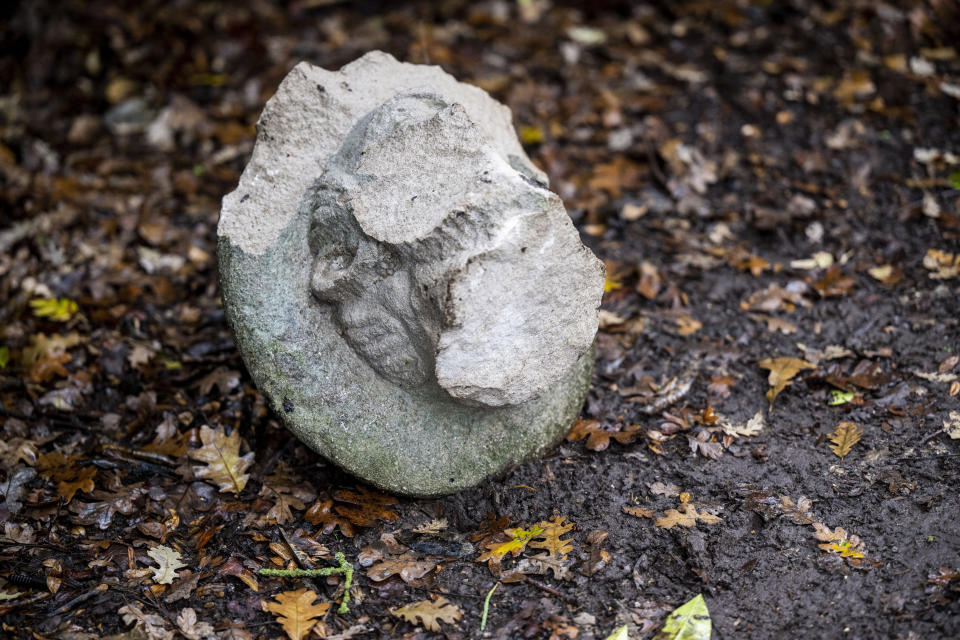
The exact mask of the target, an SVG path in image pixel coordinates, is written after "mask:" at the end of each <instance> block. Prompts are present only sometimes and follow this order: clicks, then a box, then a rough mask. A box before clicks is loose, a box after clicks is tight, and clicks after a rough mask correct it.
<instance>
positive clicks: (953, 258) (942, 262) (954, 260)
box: [923, 249, 960, 280]
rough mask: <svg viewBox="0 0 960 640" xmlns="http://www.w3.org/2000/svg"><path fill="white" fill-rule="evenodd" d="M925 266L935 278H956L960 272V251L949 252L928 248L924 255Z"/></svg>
mask: <svg viewBox="0 0 960 640" xmlns="http://www.w3.org/2000/svg"><path fill="white" fill-rule="evenodd" d="M923 266H924V267H926V268H927V270H929V271H930V277H931V278H933V279H934V280H947V279H950V278H956V277H957V274H960V253H955V254H954V253H948V252H946V251H941V250H940V249H928V250H927V255H925V256H924V257H923Z"/></svg>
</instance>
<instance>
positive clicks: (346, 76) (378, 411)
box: [217, 52, 593, 497]
mask: <svg viewBox="0 0 960 640" xmlns="http://www.w3.org/2000/svg"><path fill="white" fill-rule="evenodd" d="M377 65H385V66H386V67H394V65H396V66H401V67H405V68H407V69H405V70H408V71H412V72H413V73H414V75H416V76H417V77H415V78H414V79H412V80H410V82H409V83H408V84H403V85H401V86H399V87H398V86H397V85H396V84H395V83H394V84H392V85H391V84H390V81H392V80H394V79H395V77H396V75H397V74H392V73H391V74H387V75H393V76H394V78H386V79H384V82H383V83H379V84H377V83H375V84H376V86H375V87H374V88H372V89H371V88H370V87H364V88H363V91H359V92H358V93H360V94H363V95H365V96H367V97H366V98H364V99H363V100H364V101H365V104H364V106H365V108H367V109H372V108H373V107H375V106H376V105H377V104H379V103H380V102H383V101H385V100H386V99H388V98H389V97H390V96H391V95H393V94H394V93H395V92H396V91H397V90H403V89H413V88H417V87H418V86H419V85H430V86H431V88H432V89H434V90H436V88H437V87H438V86H439V87H440V88H442V89H443V90H445V91H450V92H452V94H453V98H452V99H454V100H457V101H458V102H460V103H461V104H464V107H465V108H466V109H467V111H468V113H469V114H470V115H471V117H472V118H473V119H475V120H478V121H480V120H482V119H483V118H488V119H490V118H493V119H497V118H499V119H501V120H502V122H503V123H505V125H506V126H503V127H500V126H497V127H494V128H495V129H497V130H502V131H505V132H508V133H509V134H510V135H508V136H504V135H501V136H498V137H497V138H496V140H497V142H496V145H497V147H498V150H499V151H500V153H502V154H503V155H504V157H505V158H507V159H508V161H509V162H510V163H511V164H512V165H516V164H520V165H522V168H523V169H525V170H526V171H528V172H529V173H530V174H532V175H534V176H536V177H537V178H539V179H541V180H543V181H544V182H545V178H544V177H543V174H542V172H539V170H537V169H535V168H534V167H533V165H532V164H531V163H530V161H529V159H528V158H527V157H526V155H525V154H524V152H523V150H522V148H521V147H520V145H519V142H518V141H517V140H516V138H515V136H514V135H513V129H512V124H510V112H509V109H507V108H506V107H505V106H503V105H501V104H499V103H497V102H496V101H494V100H493V99H492V98H490V97H489V96H488V95H487V94H486V93H484V92H483V91H482V90H480V89H477V88H475V87H470V86H468V85H463V84H460V83H458V82H457V81H456V80H455V79H453V78H452V77H451V76H449V75H448V74H446V73H444V72H443V71H442V70H440V69H439V68H436V67H422V66H419V65H408V64H405V63H400V62H397V61H396V60H395V59H393V58H392V57H391V56H389V55H387V54H383V53H379V52H374V53H371V54H367V55H366V56H364V57H363V58H360V59H359V60H357V61H355V62H353V63H351V64H350V65H347V66H346V67H344V68H343V69H342V70H341V71H339V72H330V71H325V70H323V69H319V68H317V67H313V66H312V65H308V64H304V63H301V64H300V65H297V67H296V68H295V69H294V71H292V72H291V73H290V74H289V75H288V77H287V78H286V79H285V80H284V82H283V83H282V84H281V86H280V88H279V89H278V92H277V94H276V95H275V96H274V97H273V98H271V100H270V101H269V102H268V104H267V107H266V108H265V109H264V113H263V115H262V116H261V119H260V122H259V134H258V138H257V145H256V147H255V148H254V152H253V156H252V158H251V160H250V163H249V164H248V165H247V168H246V169H245V171H244V174H243V177H242V178H241V182H240V186H239V187H238V189H237V190H236V191H234V192H232V193H231V194H228V195H227V196H226V197H225V198H224V202H223V210H222V214H221V220H220V225H219V227H218V236H219V242H218V247H217V252H218V259H219V267H220V276H221V286H222V291H223V300H224V308H225V310H226V312H227V317H228V319H229V320H230V324H231V328H232V329H233V332H234V336H235V338H236V341H237V344H238V346H239V347H240V351H241V354H242V355H243V358H244V361H245V362H246V365H247V368H248V370H249V371H250V372H251V375H252V376H253V378H254V381H255V383H256V384H257V386H258V388H259V389H260V390H261V391H263V392H264V393H265V394H266V396H267V397H268V398H269V400H270V402H271V404H272V406H273V408H274V410H275V411H276V412H277V414H278V415H279V416H281V418H282V419H283V422H284V423H285V424H286V426H287V427H288V428H290V430H291V431H293V432H294V434H295V435H296V436H297V437H298V438H299V439H300V440H301V441H303V442H304V443H305V444H307V445H308V446H310V447H311V448H312V449H314V450H315V451H317V452H318V453H320V454H321V455H323V456H325V457H326V458H328V459H330V460H331V461H333V462H335V463H336V464H337V465H339V466H340V467H342V468H343V469H345V470H346V471H348V472H350V473H352V474H354V475H357V476H359V477H361V478H363V479H365V480H367V481H369V482H371V483H372V484H374V485H376V486H378V487H380V488H382V489H384V490H386V491H390V492H394V493H399V494H404V495H411V496H421V497H429V496H437V495H443V494H447V493H452V492H455V491H458V490H461V489H464V488H468V487H472V486H475V485H477V484H479V483H480V482H482V481H483V480H484V479H485V478H486V477H488V476H490V475H493V474H497V473H500V472H501V471H503V470H504V469H506V468H507V467H509V466H510V465H512V464H516V463H519V462H521V461H523V460H524V459H527V458H531V457H534V456H538V455H540V454H542V453H543V452H544V451H546V450H547V449H549V448H550V447H552V446H553V445H555V444H556V443H557V442H558V441H559V440H560V439H561V438H562V437H563V436H564V435H565V434H566V432H567V431H568V429H569V427H570V425H571V424H572V422H573V421H574V419H575V418H576V416H577V414H578V413H579V410H580V407H581V405H582V403H583V399H584V397H585V395H586V392H587V389H588V387H589V382H590V376H591V372H592V365H593V354H592V351H591V352H588V353H586V354H584V356H583V357H581V358H580V360H579V361H577V362H576V364H575V365H574V366H573V367H572V368H571V370H570V371H569V372H568V373H567V374H566V375H564V376H563V377H562V378H561V379H560V381H559V382H558V383H557V384H556V385H555V386H554V387H553V388H551V389H549V390H548V391H547V392H545V393H544V394H543V395H542V396H541V397H540V398H538V399H536V400H534V401H530V402H527V403H525V404H523V405H519V406H513V407H504V408H501V409H493V410H485V411H477V410H476V409H473V408H471V407H468V406H464V405H462V404H460V403H458V402H456V401H455V400H453V399H452V398H451V399H450V400H449V401H448V402H442V403H439V404H438V403H431V404H429V405H424V404H423V403H422V401H421V400H420V399H419V398H418V397H416V396H414V395H411V394H409V393H407V392H405V391H404V390H402V389H400V388H398V387H396V386H395V385H393V384H390V383H389V382H386V381H385V380H383V379H382V378H380V377H379V376H376V375H372V376H371V372H370V369H369V368H368V366H367V365H366V363H364V362H363V361H362V360H361V359H360V358H359V356H357V355H356V354H355V353H354V352H353V351H352V349H350V348H349V347H348V346H347V345H346V343H345V342H344V341H343V339H342V338H340V337H339V336H337V335H335V334H331V333H330V332H326V333H324V332H322V331H320V330H318V327H321V326H324V325H326V326H329V325H330V323H331V322H332V320H331V318H330V316H329V314H330V310H329V309H328V308H324V307H322V306H320V305H317V304H315V302H314V301H313V300H312V297H311V296H310V294H309V274H310V265H311V261H312V256H311V255H310V252H309V247H308V246H307V228H308V225H309V218H310V215H309V214H310V212H309V210H308V209H307V208H306V207H301V206H300V205H301V202H300V200H301V197H302V195H303V192H304V191H305V190H306V188H307V186H308V185H310V184H311V183H312V181H313V180H314V179H315V178H316V177H317V176H319V175H320V173H321V172H322V169H323V166H324V164H325V162H326V160H327V159H328V158H329V157H330V155H331V154H332V152H333V151H335V150H336V148H337V146H338V145H339V142H340V140H341V139H342V135H345V132H346V131H348V130H349V129H350V127H352V125H353V124H354V123H355V120H356V118H354V117H352V116H351V113H353V111H352V110H345V109H343V108H342V107H343V105H342V104H340V105H337V104H334V103H333V102H332V98H329V96H328V99H324V96H325V95H327V93H328V92H333V91H344V92H350V91H352V89H353V88H354V87H351V85H350V83H351V81H353V82H355V83H357V84H359V82H360V79H359V77H360V76H361V75H363V73H368V72H369V71H370V69H369V68H368V67H371V66H373V67H376V66H377ZM417 74H419V75H417ZM323 83H326V85H324V84H323ZM334 85H335V86H336V88H334ZM355 86H356V85H355ZM305 87H309V88H311V89H312V90H315V91H317V94H318V95H319V96H320V98H321V99H320V100H317V101H316V102H315V103H311V101H310V100H308V99H305V97H304V95H305V94H303V93H302V90H303V89H304V88H305ZM318 87H323V91H321V90H320V88H318ZM357 88H359V86H357ZM368 90H369V91H368ZM291 101H292V102H293V103H294V104H292V105H291V104H288V102H291ZM338 107H341V108H338ZM348 111H349V113H348ZM291 118H293V119H292V120H291ZM337 118H340V119H341V120H340V121H337V120H336V119H337ZM348 119H349V121H348ZM278 121H279V122H278ZM278 128H279V129H281V131H283V132H284V137H283V140H282V141H280V140H274V139H272V136H275V135H276V134H277V129H278ZM325 129H326V130H325ZM340 132H343V134H342V135H341V134H340ZM324 136H326V139H327V140H328V143H324V142H323V137H324ZM325 144H327V145H329V146H325ZM298 152H302V155H300V156H297V159H296V160H295V162H294V163H293V164H292V166H291V164H290V163H289V162H288V160H289V158H287V157H284V158H280V157H279V156H278V154H280V153H283V154H287V153H290V154H293V155H296V154H297V153H298ZM282 166H286V167H287V170H286V171H284V172H279V171H277V170H276V167H282ZM251 182H252V183H253V184H255V185H263V184H266V185H267V187H268V188H258V189H257V190H256V193H255V194H254V195H256V196H257V197H253V195H251V194H252V192H251V191H250V190H249V187H250V183H251ZM248 207H249V208H248ZM332 389H333V390H335V392H331V390H332ZM401 452H404V453H401ZM368 468H376V469H377V470H378V474H379V477H377V478H374V477H371V476H370V475H369V474H367V473H366V472H365V469H368ZM455 469H459V470H460V471H457V472H454V471H453V470H455Z"/></svg>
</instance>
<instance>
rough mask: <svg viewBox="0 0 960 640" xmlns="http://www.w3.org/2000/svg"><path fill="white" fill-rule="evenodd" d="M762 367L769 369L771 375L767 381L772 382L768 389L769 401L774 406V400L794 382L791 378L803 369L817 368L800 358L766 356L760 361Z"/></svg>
mask: <svg viewBox="0 0 960 640" xmlns="http://www.w3.org/2000/svg"><path fill="white" fill-rule="evenodd" d="M760 368H761V369H768V370H769V371H770V375H769V377H768V378H767V382H769V383H770V389H769V390H768V391H767V394H766V396H767V401H768V402H770V406H771V407H772V406H773V401H774V400H775V399H776V397H777V396H778V395H779V394H780V392H781V391H783V390H784V389H785V388H787V387H788V386H790V385H791V384H793V383H792V382H791V380H792V379H793V377H794V376H795V375H797V374H798V373H799V372H800V371H801V370H803V369H816V368H817V366H816V365H815V364H811V363H809V362H807V361H806V360H801V359H800V358H765V359H763V360H761V361H760Z"/></svg>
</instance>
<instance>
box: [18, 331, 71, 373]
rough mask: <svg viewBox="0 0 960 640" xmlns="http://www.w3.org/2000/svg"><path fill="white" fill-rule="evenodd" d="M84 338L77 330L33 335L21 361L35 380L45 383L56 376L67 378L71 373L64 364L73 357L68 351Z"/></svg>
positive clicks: (21, 355)
mask: <svg viewBox="0 0 960 640" xmlns="http://www.w3.org/2000/svg"><path fill="white" fill-rule="evenodd" d="M82 340H83V339H82V338H81V337H80V334H79V333H77V332H76V331H73V332H71V333H68V334H66V335H59V334H53V335H52V336H50V337H47V335H46V334H44V333H38V334H35V335H32V336H30V345H29V346H27V347H26V348H25V349H24V350H23V352H22V353H21V354H20V362H21V364H22V365H23V366H24V368H25V369H27V371H28V375H29V376H30V379H31V380H32V381H33V382H36V383H43V382H47V381H49V380H51V379H53V378H55V377H60V378H65V377H67V376H68V375H69V373H68V371H67V370H66V368H65V367H64V366H63V365H65V364H66V363H68V362H70V360H71V359H72V357H73V356H71V355H70V354H69V353H67V351H68V350H69V349H71V348H73V347H75V346H77V345H78V344H80V343H81V341H82Z"/></svg>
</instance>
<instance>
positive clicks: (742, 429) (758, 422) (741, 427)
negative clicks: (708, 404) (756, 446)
mask: <svg viewBox="0 0 960 640" xmlns="http://www.w3.org/2000/svg"><path fill="white" fill-rule="evenodd" d="M719 424H720V428H721V429H723V432H724V433H725V434H727V435H728V436H733V437H735V438H749V437H750V436H755V435H757V434H758V433H760V432H761V431H763V427H764V421H763V413H761V412H759V411H757V412H756V413H755V414H753V417H752V418H750V419H749V420H747V421H746V422H745V423H735V422H730V421H729V420H727V419H726V418H720V422H719Z"/></svg>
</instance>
